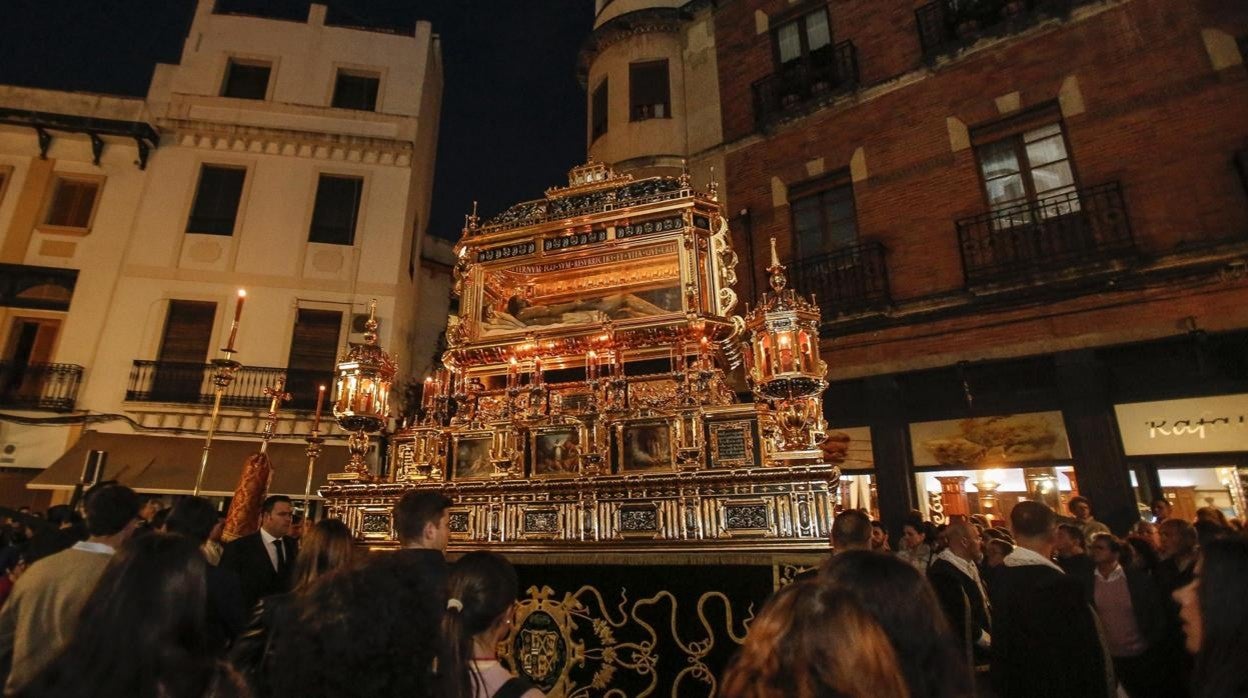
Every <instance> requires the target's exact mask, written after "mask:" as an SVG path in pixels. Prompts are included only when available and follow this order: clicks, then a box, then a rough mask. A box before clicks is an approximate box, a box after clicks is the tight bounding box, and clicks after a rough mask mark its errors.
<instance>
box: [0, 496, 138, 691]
mask: <svg viewBox="0 0 1248 698" xmlns="http://www.w3.org/2000/svg"><path fill="white" fill-rule="evenodd" d="M84 504H85V507H86V513H87V532H88V534H89V535H90V537H89V538H88V539H87V540H85V541H82V542H79V543H77V544H75V545H74V546H73V547H72V548H69V549H68V550H62V551H61V552H59V553H57V554H55V555H51V556H49V557H46V558H44V559H42V560H40V561H39V562H37V563H36V564H34V565H31V567H30V569H28V570H27V571H26V573H25V574H23V575H22V576H21V578H20V579H18V580H17V583H16V584H15V585H14V586H13V593H12V595H11V596H9V599H8V602H7V603H5V604H4V610H3V611H0V658H2V659H3V662H2V663H3V664H5V665H8V666H9V674H8V677H7V680H6V681H5V683H4V694H5V695H9V694H12V693H14V692H16V691H19V690H20V689H21V688H22V687H23V686H25V685H26V684H27V683H29V682H30V680H31V679H33V678H35V676H37V675H38V674H39V671H40V670H42V669H43V667H44V666H45V665H46V664H47V663H48V662H49V661H51V660H52V659H53V658H55V657H56V655H57V652H59V651H60V649H61V648H62V647H64V646H65V643H66V642H68V641H69V638H70V636H71V635H72V634H73V632H74V628H75V626H76V625H77V623H78V616H79V615H80V614H81V612H82V607H83V605H84V604H85V603H86V601H87V597H88V596H89V595H90V594H91V591H92V590H93V589H94V588H95V584H96V582H97V581H99V579H100V575H102V574H103V573H104V568H105V567H107V566H108V562H109V560H111V559H112V557H113V553H114V552H115V551H116V549H117V548H118V547H120V546H121V544H122V543H124V542H125V541H126V539H128V538H129V537H130V535H131V534H132V533H133V532H134V530H135V528H136V527H138V525H139V519H138V513H139V497H138V495H136V494H135V493H134V490H132V489H130V488H129V487H126V486H125V485H119V484H117V483H115V482H106V483H101V484H100V485H97V486H96V487H95V488H94V489H92V490H91V491H90V492H88V493H87V496H86V498H85V502H84Z"/></svg>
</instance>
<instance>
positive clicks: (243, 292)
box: [238, 288, 247, 298]
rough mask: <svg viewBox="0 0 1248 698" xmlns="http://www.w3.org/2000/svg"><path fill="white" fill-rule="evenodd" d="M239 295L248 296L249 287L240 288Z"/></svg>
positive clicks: (240, 296)
mask: <svg viewBox="0 0 1248 698" xmlns="http://www.w3.org/2000/svg"><path fill="white" fill-rule="evenodd" d="M238 297H239V298H246V297H247V289H245V288H240V289H238Z"/></svg>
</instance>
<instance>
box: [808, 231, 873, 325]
mask: <svg viewBox="0 0 1248 698" xmlns="http://www.w3.org/2000/svg"><path fill="white" fill-rule="evenodd" d="M788 272H789V278H791V279H792V280H793V288H795V289H797V290H798V291H800V292H802V293H813V294H815V301H816V302H817V303H818V304H819V307H820V308H822V309H823V319H824V321H825V322H826V321H828V320H831V319H833V318H835V317H836V316H837V315H843V314H846V313H853V312H858V311H862V310H867V309H869V308H879V307H883V306H886V305H888V304H889V303H891V302H892V296H891V294H890V293H889V288H888V267H887V265H885V264H884V246H883V245H881V244H880V243H878V242H864V243H861V244H858V245H854V246H852V247H845V248H842V249H839V250H836V251H834V252H829V253H827V254H822V255H819V256H817V257H806V258H804V259H800V260H794V261H793V262H791V263H790V264H789V269H788Z"/></svg>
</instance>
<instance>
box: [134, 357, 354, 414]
mask: <svg viewBox="0 0 1248 698" xmlns="http://www.w3.org/2000/svg"><path fill="white" fill-rule="evenodd" d="M213 370H214V367H213V365H212V364H198V363H175V362H168V361H135V362H134V366H133V367H131V369H130V384H129V386H128V387H127V388H126V401H127V402H162V403H166V404H175V405H211V404H212V401H213V398H214V396H215V387H214V385H213V382H212V374H213ZM283 377H284V378H285V379H286V392H288V393H290V395H291V400H290V402H287V403H284V404H283V405H282V407H283V409H288V410H312V409H315V408H316V394H317V386H321V385H325V386H331V385H333V380H334V372H333V371H332V370H324V371H308V370H300V369H291V368H270V367H267V366H244V367H243V368H241V369H239V370H238V372H237V373H235V374H234V380H233V381H231V382H230V384H229V386H227V387H226V389H225V394H224V395H223V396H222V397H221V405H222V406H223V407H239V408H246V409H266V408H268V406H269V398H267V397H265V396H264V389H265V388H269V387H272V386H273V384H274V382H275V381H276V380H277V379H278V378H283Z"/></svg>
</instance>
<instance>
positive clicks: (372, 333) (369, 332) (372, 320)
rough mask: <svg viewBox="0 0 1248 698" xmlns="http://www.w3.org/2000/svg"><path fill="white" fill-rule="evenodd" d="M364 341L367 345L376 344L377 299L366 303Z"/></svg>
mask: <svg viewBox="0 0 1248 698" xmlns="http://www.w3.org/2000/svg"><path fill="white" fill-rule="evenodd" d="M364 341H365V342H366V343H368V344H376V343H377V299H376V298H373V299H372V300H370V301H369V302H368V321H367V322H365V323H364Z"/></svg>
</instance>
